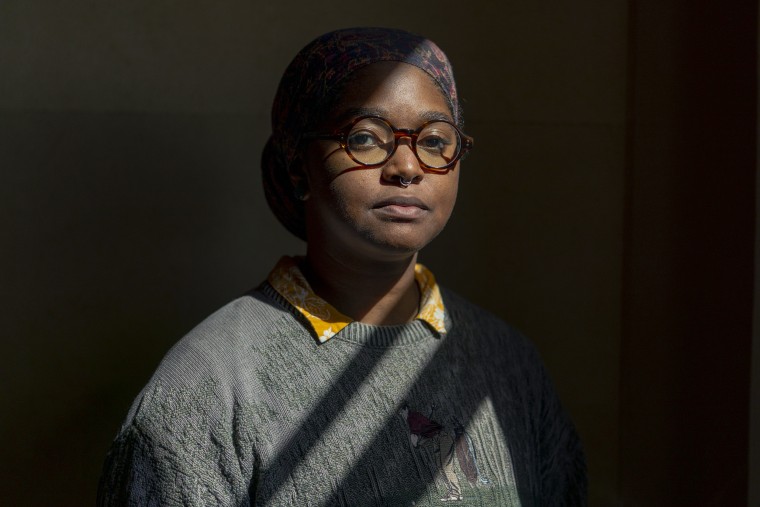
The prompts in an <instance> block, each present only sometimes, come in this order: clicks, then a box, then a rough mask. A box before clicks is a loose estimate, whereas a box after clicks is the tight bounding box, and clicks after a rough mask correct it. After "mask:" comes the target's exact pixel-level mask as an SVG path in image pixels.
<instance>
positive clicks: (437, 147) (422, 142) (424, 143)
mask: <svg viewBox="0 0 760 507" xmlns="http://www.w3.org/2000/svg"><path fill="white" fill-rule="evenodd" d="M451 144H452V140H451V139H450V138H448V137H446V136H444V135H440V134H438V133H435V132H430V133H426V134H425V137H419V138H417V147H418V148H422V149H424V150H428V151H437V152H442V151H445V150H446V147H447V146H451Z"/></svg>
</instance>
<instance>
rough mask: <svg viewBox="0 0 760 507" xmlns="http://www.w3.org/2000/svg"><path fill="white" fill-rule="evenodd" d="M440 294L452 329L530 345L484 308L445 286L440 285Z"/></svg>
mask: <svg viewBox="0 0 760 507" xmlns="http://www.w3.org/2000/svg"><path fill="white" fill-rule="evenodd" d="M441 296H442V297H443V303H444V306H445V308H446V314H447V316H448V319H449V321H450V324H451V330H452V331H455V332H457V333H463V332H464V333H477V334H479V335H487V336H492V337H494V338H497V339H503V340H509V341H514V342H515V343H516V344H518V343H519V344H522V345H524V346H530V341H529V340H528V339H527V338H526V337H525V336H524V335H523V334H522V333H521V332H520V331H518V330H517V329H516V328H514V327H513V326H512V325H510V324H508V323H507V322H505V321H504V320H503V319H502V318H501V317H499V316H497V315H495V314H493V313H492V312H490V311H488V310H486V309H485V308H483V307H481V306H479V305H477V304H475V303H473V302H472V301H469V300H467V299H465V298H464V297H462V296H461V295H459V294H457V293H456V292H454V291H452V290H450V289H447V288H445V287H441Z"/></svg>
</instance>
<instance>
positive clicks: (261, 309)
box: [126, 289, 310, 422]
mask: <svg viewBox="0 0 760 507" xmlns="http://www.w3.org/2000/svg"><path fill="white" fill-rule="evenodd" d="M301 335H303V336H301ZM299 339H301V340H304V341H307V340H309V339H310V337H309V335H308V332H306V331H304V330H303V327H302V326H300V325H299V324H298V323H297V321H296V320H295V319H294V317H293V316H292V314H291V313H290V312H289V311H288V310H286V309H285V308H284V307H283V306H281V305H280V304H279V303H277V302H276V301H274V300H273V299H271V298H270V297H268V296H267V295H265V294H264V293H262V292H261V291H260V290H258V289H254V290H252V291H250V292H248V293H247V294H245V295H243V296H241V297H239V298H237V299H235V300H233V301H231V302H230V303H228V304H226V305H224V306H223V307H221V308H220V309H218V310H217V311H215V312H214V313H212V314H211V315H210V316H208V317H207V318H206V319H204V320H203V321H202V322H201V323H200V324H198V325H197V326H196V327H195V328H193V329H192V330H191V331H190V332H189V333H187V334H186V335H185V336H184V337H183V338H182V339H180V340H179V341H178V342H177V343H175V344H174V346H173V347H171V349H169V351H168V352H167V353H166V355H165V356H164V358H163V359H162V360H161V362H160V364H159V365H158V367H157V368H156V371H155V372H154V374H153V376H152V377H151V379H150V381H149V382H148V383H147V385H146V386H145V387H144V389H143V390H142V392H141V393H140V395H139V396H138V398H137V399H136V400H135V403H134V404H133V406H132V410H131V411H130V413H129V416H128V417H127V421H126V422H131V420H132V419H133V418H134V417H135V416H137V417H141V416H145V415H147V414H148V413H152V412H161V413H164V414H166V413H168V412H171V410H170V408H171V407H185V409H187V408H190V407H193V411H197V412H203V411H205V410H206V409H210V407H213V406H220V404H221V406H232V405H234V404H237V403H238V402H239V401H240V400H241V399H245V398H250V397H252V396H254V391H255V390H256V389H257V386H256V382H254V380H255V378H254V376H255V374H256V371H257V370H258V369H260V368H262V367H264V363H265V362H266V359H267V355H268V350H270V349H272V348H273V347H275V346H277V347H280V346H282V344H283V342H284V340H299ZM307 343H308V341H307ZM204 407H206V408H204ZM222 412H223V411H222V410H220V411H219V413H220V414H221V413H222Z"/></svg>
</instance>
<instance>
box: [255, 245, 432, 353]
mask: <svg viewBox="0 0 760 507" xmlns="http://www.w3.org/2000/svg"><path fill="white" fill-rule="evenodd" d="M299 261H300V258H296V257H288V256H285V257H282V258H281V259H280V261H279V262H278V263H277V265H276V266H275V267H274V269H273V270H272V272H271V273H269V277H268V278H267V281H268V282H269V284H270V285H271V286H272V287H273V288H274V290H276V291H277V292H278V293H279V294H280V295H281V296H282V297H283V298H285V300H286V301H287V302H288V303H290V304H291V305H293V306H294V307H295V308H296V309H297V310H298V311H299V312H300V313H301V314H302V315H303V316H304V317H305V318H306V320H308V321H309V323H310V324H311V326H312V328H313V329H314V333H315V334H316V336H317V340H318V341H319V342H320V343H324V342H326V341H327V340H329V339H330V338H332V337H333V336H335V335H336V334H337V333H339V332H340V331H341V330H342V329H343V328H345V327H346V326H348V325H349V324H350V323H351V322H353V320H352V319H351V318H350V317H347V316H346V315H343V314H342V313H340V312H339V311H338V310H336V309H335V308H334V307H333V306H332V305H330V303H328V302H327V301H325V300H324V299H322V298H320V297H319V296H317V295H316V294H315V293H314V291H313V290H312V289H311V286H310V285H309V282H307V281H306V278H304V276H303V273H301V270H300V269H299V268H298V262H299ZM414 278H415V280H416V281H417V285H418V286H419V289H420V294H421V296H420V311H419V313H418V314H417V317H416V318H417V319H419V320H422V321H423V322H426V323H427V324H428V325H429V326H430V327H432V328H433V329H434V330H435V331H436V332H438V333H439V334H444V333H446V325H445V309H444V306H443V299H442V298H441V291H440V290H439V288H438V284H437V283H436V282H435V277H434V276H433V273H431V272H430V270H429V269H427V268H426V267H425V266H423V265H422V264H417V265H416V266H415V267H414Z"/></svg>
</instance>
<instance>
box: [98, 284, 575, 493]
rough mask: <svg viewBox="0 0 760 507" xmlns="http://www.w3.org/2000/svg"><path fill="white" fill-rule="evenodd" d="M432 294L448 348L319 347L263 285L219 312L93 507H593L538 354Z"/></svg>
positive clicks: (138, 413) (138, 410) (190, 342)
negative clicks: (440, 307) (440, 305)
mask: <svg viewBox="0 0 760 507" xmlns="http://www.w3.org/2000/svg"><path fill="white" fill-rule="evenodd" d="M442 294H443V297H444V303H445V308H446V318H447V326H446V327H447V329H448V330H449V332H448V333H446V334H444V335H438V334H437V333H435V332H434V331H433V330H431V328H430V327H429V326H428V325H427V324H425V323H423V322H422V321H419V320H416V321H413V322H411V323H409V324H405V325H398V326H371V325H367V324H361V323H358V322H354V323H351V324H349V325H348V326H347V327H346V328H345V329H343V330H342V331H341V332H340V333H338V334H337V335H335V336H334V337H333V338H332V339H331V340H329V341H328V342H326V343H324V344H319V343H318V342H317V341H316V340H315V339H314V337H313V336H312V334H311V333H310V332H309V331H308V329H307V328H306V327H305V326H304V325H303V323H302V321H301V317H300V316H299V315H298V313H297V312H296V311H295V310H294V308H292V307H291V306H290V305H289V304H288V303H287V302H286V301H285V300H284V299H283V298H282V297H281V296H279V294H278V293H277V292H276V291H275V290H274V289H273V288H272V287H271V286H270V285H269V284H268V283H264V284H262V286H261V287H259V288H258V289H256V290H254V291H252V292H251V293H249V294H247V295H246V296H244V297H241V298H239V299H237V300H235V301H233V302H232V303H230V304H228V305H227V306H225V307H223V308H222V309H220V310H219V311H217V312H216V313H215V314H213V315H212V316H210V317H209V318H208V319H206V320H205V321H204V322H203V323H201V324H200V325H199V326H198V327H196V328H195V329H194V330H192V331H191V332H190V333H189V334H188V335H187V336H186V337H185V338H183V339H182V340H180V341H179V342H178V343H177V344H176V345H175V346H174V347H173V348H172V349H171V350H170V351H169V353H168V354H167V355H166V357H165V358H164V360H163V361H162V362H161V365H160V366H159V368H158V370H157V371H156V373H155V374H154V376H153V378H152V379H151V380H150V382H149V383H148V385H147V386H146V387H145V388H144V389H143V391H142V392H141V393H140V395H139V396H138V397H137V399H136V400H135V402H134V404H133V406H132V408H131V409H130V412H129V414H128V416H127V418H126V420H125V422H124V424H123V426H122V428H121V431H120V432H119V434H118V436H117V438H116V440H115V441H114V443H113V445H112V448H111V450H110V451H109V454H108V457H107V459H106V463H105V466H104V470H103V476H102V478H101V481H100V487H99V490H98V505H100V506H116V505H119V506H121V505H135V506H137V505H139V506H174V505H182V506H249V505H257V506H275V505H277V506H286V505H294V506H295V505H297V506H302V505H303V506H307V505H313V506H329V505H338V506H364V505H367V506H376V505H381V506H382V505H387V506H411V505H416V506H421V505H442V504H444V503H449V502H450V503H452V504H453V505H463V506H464V505H479V506H481V505H485V506H502V505H503V506H548V507H554V506H577V505H585V502H586V475H585V464H584V458H583V453H582V451H581V446H580V443H579V441H578V438H577V436H576V433H575V431H574V429H573V426H572V424H571V423H570V421H569V420H568V418H567V416H566V415H565V413H564V411H563V410H562V408H561V406H560V403H559V400H558V399H557V397H556V394H555V392H554V389H553V388H552V386H551V383H550V381H549V379H548V377H547V375H546V372H545V371H544V368H543V365H542V363H541V360H540V358H539V357H538V354H537V353H536V351H535V349H534V347H533V346H532V345H531V344H530V343H529V342H528V341H527V340H526V339H525V338H523V337H522V336H521V335H520V334H519V333H517V332H516V331H515V330H514V329H512V328H510V327H509V326H507V325H506V324H504V323H503V322H502V321H501V320H499V319H498V318H496V317H494V316H493V315H491V314H489V313H488V312H486V311H484V310H482V309H480V308H478V307H476V306H474V305H472V304H471V303H468V302H467V301H465V300H463V299H461V298H460V297H458V296H456V295H455V294H453V293H451V292H449V291H446V290H442ZM423 427H424V428H423Z"/></svg>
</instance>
